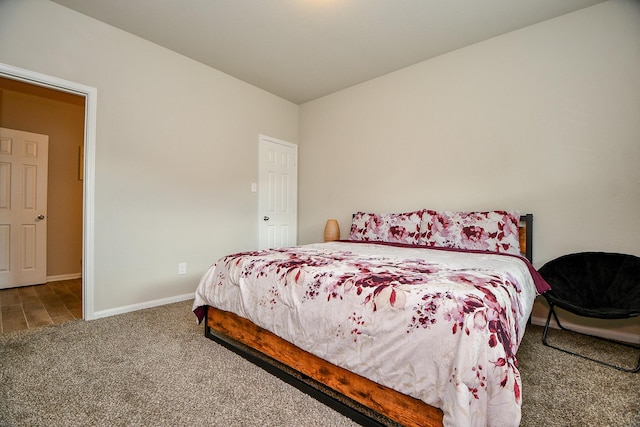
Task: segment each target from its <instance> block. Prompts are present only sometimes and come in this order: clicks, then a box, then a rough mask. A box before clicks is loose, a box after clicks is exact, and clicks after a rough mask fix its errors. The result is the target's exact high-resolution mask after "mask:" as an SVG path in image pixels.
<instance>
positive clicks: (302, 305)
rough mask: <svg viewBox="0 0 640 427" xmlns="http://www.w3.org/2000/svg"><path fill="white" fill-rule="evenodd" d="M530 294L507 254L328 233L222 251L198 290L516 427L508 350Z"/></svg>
mask: <svg viewBox="0 0 640 427" xmlns="http://www.w3.org/2000/svg"><path fill="white" fill-rule="evenodd" d="M536 295H537V292H536V288H535V284H534V280H533V278H532V276H531V274H530V271H529V268H528V266H527V261H526V260H525V259H521V258H518V257H514V256H505V255H497V254H486V253H469V252H458V251H444V250H434V249H427V248H416V247H404V246H403V247H400V246H393V245H385V244H374V243H355V242H331V243H319V244H311V245H304V246H299V247H294V248H286V249H276V250H269V251H257V252H247V253H243V254H235V255H229V256H227V257H224V258H222V259H220V260H219V261H218V262H217V263H216V264H215V265H213V266H212V267H211V268H210V269H209V270H208V271H207V272H206V274H205V275H204V276H203V277H202V280H201V282H200V284H199V286H198V288H197V291H196V298H195V302H194V309H195V308H197V307H200V306H205V305H210V306H213V307H216V308H219V309H222V310H226V311H230V312H233V313H235V314H237V315H239V316H242V317H244V318H247V319H249V320H251V321H252V322H253V323H255V324H256V325H259V326H261V327H263V328H265V329H267V330H269V331H271V332H273V333H275V334H276V335H278V336H280V337H281V338H283V339H285V340H287V341H289V342H291V343H293V344H295V345H296V346H298V347H300V348H302V349H304V350H306V351H309V352H310V353H313V354H315V355H316V356H318V357H321V358H323V359H325V360H327V361H329V362H331V363H333V364H335V365H338V366H341V367H343V368H346V369H348V370H350V371H352V372H355V373H357V374H360V375H362V376H364V377H366V378H369V379H370V380H372V381H375V382H377V383H379V384H383V385H385V386H388V387H391V388H393V389H395V390H398V391H400V392H402V393H404V394H407V395H410V396H413V397H415V398H418V399H421V400H423V401H424V402H426V403H428V404H430V405H433V406H436V407H438V408H441V409H442V410H443V412H444V424H445V425H446V426H484V425H490V426H500V427H504V426H517V425H519V423H520V406H521V388H522V387H521V381H520V374H519V371H518V368H517V360H516V356H515V355H516V351H517V349H518V346H519V344H520V341H521V339H522V335H523V334H524V331H525V326H526V323H527V319H528V317H529V314H530V312H531V308H532V306H533V301H534V298H535V296H536Z"/></svg>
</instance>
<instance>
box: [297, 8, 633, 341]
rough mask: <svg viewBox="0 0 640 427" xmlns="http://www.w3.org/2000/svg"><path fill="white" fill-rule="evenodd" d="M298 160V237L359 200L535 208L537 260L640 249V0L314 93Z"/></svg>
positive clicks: (383, 208) (394, 206) (304, 239)
mask: <svg viewBox="0 0 640 427" xmlns="http://www.w3.org/2000/svg"><path fill="white" fill-rule="evenodd" d="M299 165H300V175H299V193H300V194H299V234H298V236H299V241H300V243H308V242H314V241H321V240H322V231H323V227H324V223H325V221H326V219H327V218H337V219H338V220H339V221H340V227H341V230H342V237H343V238H346V237H347V236H348V231H349V224H350V219H351V214H352V213H354V212H357V211H358V210H363V211H374V212H403V211H409V210H413V209H418V208H432V209H452V210H453V209H455V210H476V209H496V208H503V209H518V210H520V211H521V212H523V213H524V212H526V213H533V214H534V225H535V227H534V252H533V256H534V264H535V265H536V266H537V267H540V266H541V265H542V264H544V263H545V262H546V261H548V260H550V259H553V258H555V257H557V256H559V255H562V254H566V253H571V252H578V251H589V250H595V251H612V252H624V253H630V254H635V255H640V2H637V1H632V0H612V1H609V2H605V3H601V4H598V5H596V6H593V7H590V8H587V9H583V10H581V11H578V12H575V13H571V14H568V15H564V16H562V17H559V18H557V19H553V20H549V21H546V22H543V23H541V24H537V25H534V26H531V27H528V28H525V29H522V30H519V31H515V32H512V33H508V34H506V35H503V36H500V37H496V38H494V39H491V40H488V41H485V42H482V43H478V44H476V45H473V46H469V47H467V48H464V49H460V50H458V51H455V52H452V53H449V54H446V55H442V56H440V57H438V58H435V59H433V60H429V61H426V62H422V63H419V64H416V65H414V66H411V67H408V68H405V69H402V70H400V71H397V72H394V73H391V74H388V75H386V76H383V77H380V78H377V79H375V80H371V81H369V82H366V83H363V84H360V85H357V86H354V87H352V88H349V89H346V90H343V91H340V92H337V93H335V94H332V95H329V96H326V97H323V98H320V99H317V100H315V101H311V102H308V103H306V104H303V105H302V106H301V107H300V159H299ZM537 308H539V310H536V314H539V315H542V316H544V315H545V314H546V312H545V311H544V310H542V309H541V307H539V306H538V307H537ZM618 326H620V327H621V328H622V329H625V328H627V329H626V330H627V331H630V332H632V333H634V334H635V336H637V335H638V334H639V333H640V328H639V327H638V326H640V325H638V324H637V322H635V323H633V324H631V326H630V323H624V324H622V325H618Z"/></svg>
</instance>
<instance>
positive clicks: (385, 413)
mask: <svg viewBox="0 0 640 427" xmlns="http://www.w3.org/2000/svg"><path fill="white" fill-rule="evenodd" d="M205 336H206V337H207V338H210V339H212V340H214V341H216V342H218V343H220V344H222V345H223V346H225V347H227V348H228V349H230V350H232V351H233V352H235V353H237V354H239V355H240V356H242V357H244V358H245V359H247V360H249V361H250V362H252V363H254V364H256V365H258V366H260V367H261V368H263V369H265V370H266V371H267V372H269V373H271V374H273V375H275V376H277V377H278V378H280V379H282V380H283V381H285V382H287V383H289V384H291V385H293V386H294V387H296V388H298V389H299V390H300V391H302V392H304V393H307V394H308V395H310V396H311V397H313V398H315V399H317V400H319V401H320V402H322V403H324V404H325V405H327V406H329V407H331V408H333V409H335V410H336V411H338V412H340V413H341V414H343V415H345V416H346V417H349V418H351V419H352V420H353V421H355V422H357V423H358V424H360V425H363V426H372V427H373V426H394V425H397V424H400V425H402V426H407V427H420V426H422V427H442V425H443V424H442V416H443V414H442V411H441V410H440V409H438V408H435V407H433V406H431V405H428V404H426V403H424V402H422V401H421V400H418V399H415V398H413V397H410V396H407V395H405V394H402V393H400V392H397V391H395V390H393V389H391V388H389V387H385V386H383V385H380V384H377V383H375V382H373V381H370V380H368V379H366V378H364V377H362V376H360V375H357V374H354V373H352V372H350V371H347V370H346V369H343V368H340V367H339V366H336V365H334V364H331V363H329V362H327V361H325V360H323V359H321V358H319V357H317V356H314V355H313V354H311V353H309V352H307V351H304V350H302V349H300V348H299V347H296V346H295V345H293V344H291V343H289V342H288V341H286V340H283V339H282V338H280V337H278V336H276V335H274V334H273V333H271V332H269V331H268V330H266V329H264V328H261V327H259V326H257V325H255V324H254V323H252V322H251V321H249V320H247V319H244V318H242V317H240V316H238V315H236V314H234V313H230V312H228V311H223V310H218V309H216V308H213V307H207V312H206V320H205ZM283 365H284V366H283ZM339 396H340V397H339Z"/></svg>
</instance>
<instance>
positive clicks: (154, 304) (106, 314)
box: [93, 293, 195, 319]
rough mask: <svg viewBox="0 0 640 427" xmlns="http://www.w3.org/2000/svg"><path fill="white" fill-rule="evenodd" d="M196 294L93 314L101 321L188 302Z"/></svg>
mask: <svg viewBox="0 0 640 427" xmlns="http://www.w3.org/2000/svg"><path fill="white" fill-rule="evenodd" d="M194 298H195V295H194V293H190V294H183V295H176V296H173V297H167V298H161V299H156V300H153V301H146V302H141V303H138V304H131V305H125V306H122V307H116V308H109V309H107V310H100V311H96V312H94V313H93V318H94V319H100V318H102V317H110V316H115V315H117V314H124V313H130V312H132V311H138V310H144V309H145V308H152V307H158V306H161V305H166V304H173V303H174V302H181V301H187V300H190V299H194Z"/></svg>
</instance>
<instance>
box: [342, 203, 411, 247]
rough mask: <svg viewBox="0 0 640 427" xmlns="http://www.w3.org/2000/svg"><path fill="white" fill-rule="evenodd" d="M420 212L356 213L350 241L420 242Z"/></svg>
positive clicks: (352, 223)
mask: <svg viewBox="0 0 640 427" xmlns="http://www.w3.org/2000/svg"><path fill="white" fill-rule="evenodd" d="M422 212H423V211H421V210H420V211H415V212H407V213H400V214H394V213H385V214H373V213H364V212H358V213H357V214H355V215H354V217H353V220H352V222H351V231H350V233H349V238H350V239H351V240H363V241H378V242H391V243H405V244H410V245H417V244H418V243H419V241H420V224H421V223H422Z"/></svg>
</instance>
